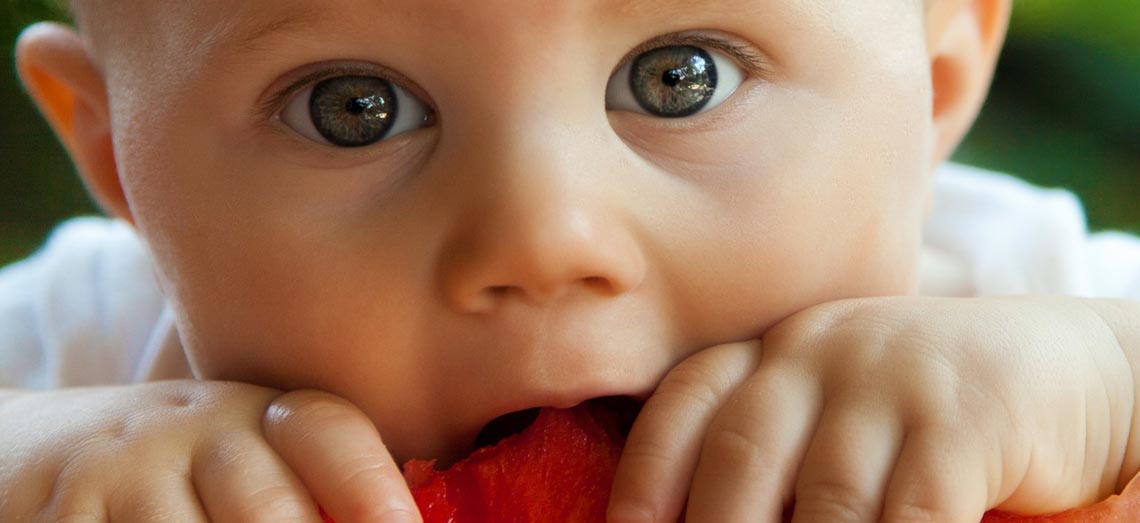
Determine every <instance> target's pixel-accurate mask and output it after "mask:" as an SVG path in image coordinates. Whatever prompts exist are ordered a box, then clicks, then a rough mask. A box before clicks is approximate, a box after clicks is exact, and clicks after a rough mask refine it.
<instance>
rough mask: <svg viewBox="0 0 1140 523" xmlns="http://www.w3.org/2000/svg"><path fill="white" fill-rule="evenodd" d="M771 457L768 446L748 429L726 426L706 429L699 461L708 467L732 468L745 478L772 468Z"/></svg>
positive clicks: (754, 478) (753, 476)
mask: <svg viewBox="0 0 1140 523" xmlns="http://www.w3.org/2000/svg"><path fill="white" fill-rule="evenodd" d="M772 457H773V454H772V453H771V449H769V448H768V446H766V445H764V444H763V443H761V442H760V441H759V440H758V439H757V438H756V436H755V435H754V434H753V433H752V432H751V431H746V430H740V429H737V428H735V427H730V426H729V427H718V428H713V429H712V430H710V431H709V433H708V434H707V435H706V436H705V443H704V448H703V449H702V451H701V460H702V461H703V462H706V463H707V464H708V465H709V466H710V467H711V470H714V471H716V470H736V471H737V474H741V475H743V476H744V477H745V478H746V479H747V480H749V481H755V480H758V479H761V478H762V476H763V475H764V474H766V473H768V472H771V471H773V470H774V467H773V465H772V463H773V461H772V460H771V458H772Z"/></svg>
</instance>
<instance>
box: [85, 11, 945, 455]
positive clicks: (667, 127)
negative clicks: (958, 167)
mask: <svg viewBox="0 0 1140 523" xmlns="http://www.w3.org/2000/svg"><path fill="white" fill-rule="evenodd" d="M128 4H130V5H128ZM918 4H919V3H918V2H909V1H908V2H902V1H893V0H892V1H886V0H884V1H875V2H850V1H847V0H807V1H805V0H717V1H693V0H576V1H573V2H533V1H530V0H487V1H483V2H479V3H478V5H477V6H476V4H473V3H471V2H469V1H467V0H319V1H318V0H289V1H283V0H246V1H243V2H232V1H229V0H209V1H198V2H174V1H171V2H151V1H144V0H132V1H129V2H117V3H116V7H115V8H114V10H118V9H122V10H123V12H124V13H126V12H129V13H130V14H129V15H124V16H115V15H113V14H112V13H113V11H114V10H109V11H108V14H107V15H106V16H108V19H111V18H112V16H113V17H114V20H113V24H114V25H117V26H118V31H119V34H118V35H116V36H112V37H107V39H106V41H105V42H104V44H103V45H104V46H105V47H106V48H107V49H110V51H108V53H107V56H106V57H105V59H104V63H105V67H106V74H107V78H108V80H109V88H110V101H111V107H112V110H113V111H114V127H115V129H114V132H115V135H116V144H115V147H116V148H115V151H116V155H117V156H116V159H117V161H118V166H119V169H120V172H121V176H122V179H123V183H124V187H125V190H126V193H127V196H128V198H129V201H130V203H131V209H132V213H133V216H134V219H135V221H136V224H137V226H138V227H139V229H140V231H141V232H142V233H143V235H144V237H145V238H146V240H147V242H148V243H149V245H150V247H151V248H152V250H153V252H154V254H155V256H156V259H157V262H158V266H159V270H160V273H161V278H162V280H163V283H164V286H165V287H166V290H167V292H168V293H169V295H170V298H171V299H172V301H173V303H174V304H175V307H176V310H177V313H178V319H179V327H180V329H181V331H182V335H183V338H184V343H185V345H186V347H187V352H188V356H189V358H190V361H191V363H192V366H193V368H194V370H195V372H196V373H197V375H198V376H199V377H201V378H206V379H233V380H241V381H248V382H255V383H259V384H263V385H267V386H273V387H280V388H298V387H315V388H320V389H325V390H328V391H332V392H334V393H337V394H339V395H342V396H344V397H346V398H348V399H349V400H351V401H353V402H354V403H356V404H357V405H359V406H360V407H361V408H362V409H363V410H364V411H365V412H366V413H368V415H369V416H370V417H371V418H372V419H373V420H374V421H375V422H376V423H377V425H378V426H379V427H380V430H381V433H382V434H383V436H384V437H385V440H386V442H387V443H388V444H389V445H390V446H391V450H392V451H393V453H394V454H395V455H396V456H397V458H400V459H403V458H407V457H411V456H439V457H444V458H447V457H451V456H454V455H455V454H456V453H457V452H460V451H463V450H466V449H467V447H468V446H469V445H471V443H472V440H473V438H474V436H475V434H476V433H477V432H478V431H479V430H480V428H481V427H483V426H484V425H485V424H486V423H487V422H488V421H490V420H491V419H493V418H495V417H497V416H499V415H502V414H504V413H508V412H511V411H516V410H520V409H524V408H528V407H534V406H546V405H554V406H570V405H573V404H576V403H578V402H580V401H583V400H586V399H589V398H594V397H599V396H611V395H633V396H644V395H647V394H648V393H649V392H651V391H652V389H653V387H654V386H655V384H656V383H657V382H658V381H659V380H660V379H661V378H662V377H663V375H664V374H665V373H666V372H667V371H668V370H669V369H670V368H671V367H673V366H674V365H676V364H677V363H678V362H679V361H681V360H682V359H684V358H686V357H687V356H689V355H692V354H693V353H695V352H696V351H699V350H701V349H704V348H707V347H709V346H712V345H716V344H721V343H726V342H730V341H739V340H746V339H753V338H757V337H759V336H760V335H761V334H762V333H763V332H764V331H765V329H766V328H768V327H769V326H771V325H772V324H773V323H775V322H777V321H778V320H780V319H782V318H784V317H786V316H788V315H789V314H792V313H794V312H796V311H798V310H801V309H803V308H805V307H808V306H810V305H812V304H817V303H821V302H827V301H832V300H836V299H841V298H846V297H855V296H869V295H883V294H906V293H911V292H913V291H914V289H915V280H916V264H917V252H918V246H919V234H920V223H921V218H922V214H923V207H924V203H925V199H926V196H927V193H928V187H929V185H930V180H929V171H930V169H929V165H930V164H931V155H932V153H931V149H932V146H931V142H932V136H933V131H932V124H931V117H930V113H931V95H930V86H929V83H930V79H929V71H930V68H929V60H928V57H927V54H926V47H925V40H924V32H923V16H922V7H921V6H920V5H918ZM116 40H121V41H118V42H116ZM686 115H687V116H686Z"/></svg>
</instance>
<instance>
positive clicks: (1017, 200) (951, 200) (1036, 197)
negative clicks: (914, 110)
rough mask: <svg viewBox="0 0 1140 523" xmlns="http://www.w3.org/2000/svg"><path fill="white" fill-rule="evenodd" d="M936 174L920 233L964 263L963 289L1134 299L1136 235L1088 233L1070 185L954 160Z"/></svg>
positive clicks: (1139, 247)
mask: <svg viewBox="0 0 1140 523" xmlns="http://www.w3.org/2000/svg"><path fill="white" fill-rule="evenodd" d="M938 176H939V178H938V181H937V186H936V192H935V204H934V210H933V212H932V214H931V216H930V218H929V219H928V220H927V223H926V224H925V227H924V234H925V240H924V241H925V243H926V245H927V246H928V247H931V248H933V249H935V250H937V251H938V252H940V253H944V254H947V255H948V256H949V257H951V258H953V259H955V260H956V261H957V262H958V263H959V264H960V266H961V267H963V268H964V272H965V273H966V274H967V275H968V276H967V280H968V281H967V285H968V288H969V294H971V295H976V296H984V295H1024V294H1047V295H1065V296H1082V297H1090V298H1131V299H1140V238H1137V237H1136V236H1132V235H1129V234H1125V233H1122V232H1100V233H1095V234H1094V233H1090V231H1089V229H1088V225H1087V221H1086V218H1085V212H1084V207H1083V206H1082V204H1081V202H1080V201H1079V200H1078V199H1077V198H1076V196H1074V195H1073V194H1072V193H1071V192H1069V191H1065V190H1061V189H1045V188H1041V187H1036V186H1033V185H1031V184H1028V183H1026V182H1024V181H1021V180H1018V179H1016V178H1013V177H1010V176H1007V175H1004V174H1000V173H994V172H989V171H985V170H981V169H977V168H972V167H966V166H961V165H947V166H945V167H944V168H943V169H942V170H941V171H940V172H939V174H938Z"/></svg>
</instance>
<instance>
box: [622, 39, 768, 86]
mask: <svg viewBox="0 0 1140 523" xmlns="http://www.w3.org/2000/svg"><path fill="white" fill-rule="evenodd" d="M673 45H691V46H695V47H705V48H710V49H713V50H716V51H720V52H722V53H724V54H726V55H728V56H729V57H731V58H733V59H735V60H736V61H737V62H739V64H740V65H741V66H742V67H743V68H744V70H745V73H747V75H746V78H745V80H748V79H750V78H753V77H764V76H766V75H768V74H769V73H770V72H771V65H770V63H769V62H768V60H767V59H765V58H764V57H763V56H761V55H760V54H759V53H757V52H756V51H754V50H753V49H752V48H751V47H750V46H747V45H744V44H741V43H738V42H735V41H733V40H730V39H728V38H725V37H719V36H709V35H705V34H693V33H689V32H685V33H670V34H667V35H662V36H659V37H657V38H653V39H651V40H649V41H647V42H645V43H643V44H641V45H638V46H637V47H634V48H633V49H632V50H631V51H630V52H628V53H626V55H625V56H624V57H622V59H621V60H620V61H618V64H617V66H616V67H614V69H613V71H611V72H610V75H611V76H612V75H613V74H614V73H616V72H617V71H618V70H620V69H621V68H622V67H623V66H625V64H626V63H628V62H630V61H631V60H633V59H634V58H637V56H638V55H641V54H642V53H647V52H649V51H652V50H654V49H659V48H662V47H669V46H673Z"/></svg>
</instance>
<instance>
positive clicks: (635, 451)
mask: <svg viewBox="0 0 1140 523" xmlns="http://www.w3.org/2000/svg"><path fill="white" fill-rule="evenodd" d="M622 459H626V460H632V461H635V462H638V463H639V466H641V467H645V466H646V465H648V466H649V467H658V466H670V465H672V464H673V463H676V461H677V455H676V451H675V449H673V448H672V447H670V446H668V445H666V444H664V443H663V442H661V441H657V440H651V439H645V438H642V439H639V440H631V441H629V442H628V443H627V444H626V446H625V449H624V450H622Z"/></svg>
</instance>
